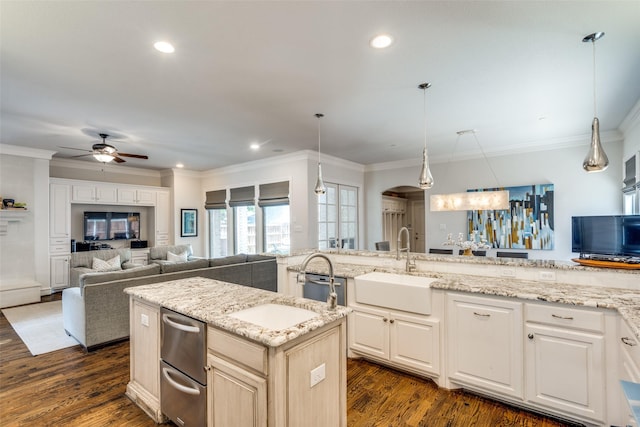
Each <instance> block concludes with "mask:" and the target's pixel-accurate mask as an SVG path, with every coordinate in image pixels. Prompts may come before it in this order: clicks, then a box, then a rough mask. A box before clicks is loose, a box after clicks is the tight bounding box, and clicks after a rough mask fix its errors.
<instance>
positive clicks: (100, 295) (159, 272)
mask: <svg viewBox="0 0 640 427" xmlns="http://www.w3.org/2000/svg"><path fill="white" fill-rule="evenodd" d="M183 246H184V245H183ZM187 246H188V245H187ZM154 249H158V250H156V251H154ZM180 249H181V247H179V246H169V247H164V248H161V249H159V248H152V249H151V251H150V255H151V252H152V251H153V254H154V256H155V258H152V257H151V256H150V263H149V265H147V266H142V265H135V264H130V265H127V268H124V267H123V270H118V271H112V272H103V273H98V272H87V271H84V270H83V274H78V275H77V280H76V283H77V286H74V287H70V288H67V289H65V290H63V291H62V317H63V323H64V329H65V331H66V332H67V334H68V335H70V336H72V337H74V338H75V339H76V340H77V341H78V342H79V343H80V344H81V345H82V346H83V347H85V349H87V350H88V351H89V350H92V349H95V348H98V347H101V346H103V345H106V344H109V343H111V342H115V341H120V340H122V339H126V338H128V337H129V298H128V295H126V294H125V293H124V292H123V290H124V289H125V288H129V287H132V286H140V285H147V284H151V283H158V282H167V281H171V280H177V279H183V278H187V277H206V278H210V279H216V280H221V281H225V282H231V283H236V284H240V285H245V286H252V287H255V288H260V289H265V290H270V291H273V292H277V290H278V288H277V276H278V274H277V264H276V257H274V256H269V255H245V254H240V255H232V256H229V257H224V258H213V259H197V258H193V259H191V260H189V261H187V262H184V263H176V264H170V263H167V262H166V251H168V250H171V252H173V253H179V252H174V250H178V251H179V250H180ZM190 249H191V248H190V247H189V251H190ZM114 251H118V252H119V254H121V260H122V259H124V258H126V257H127V255H126V252H127V251H128V249H118V250H114ZM163 251H164V253H165V256H164V260H163V259H162V252H163ZM105 252H112V251H111V250H108V251H89V252H80V253H74V254H72V261H71V265H77V267H72V268H84V269H85V270H86V269H87V268H88V267H86V265H88V264H87V263H86V262H84V261H80V260H74V259H73V258H91V259H93V255H97V256H100V257H101V259H111V258H112V257H113V256H115V255H113V254H106V253H105ZM189 253H191V252H189ZM130 259H131V256H130V254H129V257H128V258H127V260H128V261H125V262H129V263H130V261H129V260H130ZM85 261H86V259H85ZM158 261H165V262H158ZM192 261H198V262H192ZM178 264H180V265H178ZM123 265H124V263H123ZM187 265H189V267H190V268H187V267H186V266H187ZM141 267H144V268H141ZM76 273H77V272H76Z"/></svg>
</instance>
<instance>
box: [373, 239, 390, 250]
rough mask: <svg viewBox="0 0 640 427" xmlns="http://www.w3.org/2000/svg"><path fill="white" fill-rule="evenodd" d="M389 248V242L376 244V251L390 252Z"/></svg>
mask: <svg viewBox="0 0 640 427" xmlns="http://www.w3.org/2000/svg"><path fill="white" fill-rule="evenodd" d="M390 250H391V247H390V246H389V241H388V240H385V241H383V242H376V251H390Z"/></svg>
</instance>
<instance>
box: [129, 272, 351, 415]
mask: <svg viewBox="0 0 640 427" xmlns="http://www.w3.org/2000/svg"><path fill="white" fill-rule="evenodd" d="M125 292H126V293H128V294H129V295H130V315H131V322H130V324H131V378H130V382H129V384H128V386H127V395H128V396H129V397H130V398H131V399H132V400H133V401H134V402H135V403H136V404H138V406H140V407H141V408H142V409H144V410H145V411H146V412H147V413H148V414H149V415H150V416H151V417H152V418H153V419H154V420H155V421H156V422H163V421H166V417H165V415H166V414H163V411H162V410H161V408H162V407H163V406H162V389H161V368H160V363H161V327H162V326H161V325H162V323H163V321H165V320H164V319H166V317H165V315H163V314H161V308H162V307H163V308H164V309H168V310H171V311H172V312H175V313H180V314H183V315H186V316H189V317H191V318H193V319H195V320H199V321H202V322H204V323H205V324H206V366H203V369H205V370H206V395H207V397H206V401H207V403H206V407H207V409H206V410H207V425H208V426H228V425H234V426H245V425H251V426H266V425H318V426H321V425H335V426H346V419H347V418H346V352H347V349H346V322H345V321H346V316H347V314H348V313H349V311H350V310H349V309H348V308H345V307H337V308H336V309H334V310H330V309H328V306H327V304H326V303H322V302H317V301H310V300H306V299H302V298H297V297H293V296H288V295H284V294H281V293H274V292H269V291H263V290H259V289H254V288H249V287H245V286H241V285H234V284H231V283H226V282H220V281H216V280H211V279H204V278H198V277H196V278H189V279H182V280H176V281H171V282H164V283H157V284H152V285H144V286H138V287H134V288H127V289H125ZM262 308H265V309H267V308H268V309H274V310H275V311H273V312H270V313H269V314H268V315H267V318H266V319H264V318H263V320H260V319H258V318H257V317H255V314H254V313H257V312H259V311H260V310H261V309H262ZM256 309H257V311H252V310H256ZM292 310H295V312H294V311H292ZM298 313H302V314H305V313H306V315H307V316H306V319H307V320H304V319H305V317H302V318H299V320H292V315H298ZM252 316H254V317H252ZM274 318H276V319H275V320H281V321H282V322H284V323H281V325H279V326H277V325H274V324H273V323H272V322H273V321H274ZM300 319H301V320H300ZM263 321H264V323H263ZM170 322H171V321H170V320H169V323H170ZM231 420H232V421H231ZM314 423H315V424H314Z"/></svg>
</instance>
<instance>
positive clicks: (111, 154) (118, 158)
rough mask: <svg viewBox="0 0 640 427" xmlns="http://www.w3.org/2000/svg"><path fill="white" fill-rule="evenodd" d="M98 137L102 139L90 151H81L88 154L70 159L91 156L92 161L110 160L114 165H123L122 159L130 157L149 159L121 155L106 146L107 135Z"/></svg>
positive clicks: (140, 157)
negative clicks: (113, 161)
mask: <svg viewBox="0 0 640 427" xmlns="http://www.w3.org/2000/svg"><path fill="white" fill-rule="evenodd" d="M98 135H100V138H102V142H99V143H97V144H93V146H92V147H91V150H82V151H87V152H89V154H80V155H78V156H72V158H75V157H84V156H93V158H94V159H96V160H97V161H99V162H102V163H109V162H110V161H112V160H115V162H116V163H124V162H125V161H126V160H124V159H123V158H122V157H132V158H134V159H144V160H147V159H148V158H149V157H148V156H144V155H142V154H129V153H122V152H120V151H118V150H116V147H114V146H113V145H109V144H107V138H108V137H109V135H108V134H106V133H100V134H98ZM60 148H68V149H71V150H81V149H80V148H73V147H60Z"/></svg>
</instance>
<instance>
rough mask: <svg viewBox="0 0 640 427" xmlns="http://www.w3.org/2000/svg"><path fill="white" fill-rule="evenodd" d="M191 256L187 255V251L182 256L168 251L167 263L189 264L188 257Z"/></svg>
mask: <svg viewBox="0 0 640 427" xmlns="http://www.w3.org/2000/svg"><path fill="white" fill-rule="evenodd" d="M188 256H189V255H188V254H187V251H184V252H182V253H180V254H174V253H173V252H171V251H167V261H171V262H187V257H188Z"/></svg>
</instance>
